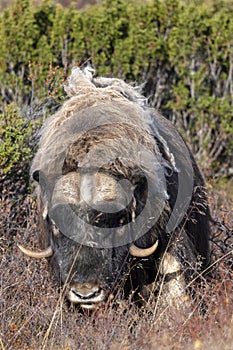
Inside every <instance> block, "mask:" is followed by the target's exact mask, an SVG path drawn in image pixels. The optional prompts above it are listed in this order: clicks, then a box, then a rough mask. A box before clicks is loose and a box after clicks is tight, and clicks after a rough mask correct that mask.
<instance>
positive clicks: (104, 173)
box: [20, 68, 208, 309]
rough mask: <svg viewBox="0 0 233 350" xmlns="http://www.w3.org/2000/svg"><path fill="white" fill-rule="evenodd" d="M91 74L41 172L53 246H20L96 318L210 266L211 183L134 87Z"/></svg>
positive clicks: (77, 74) (58, 122) (35, 172)
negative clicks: (170, 278)
mask: <svg viewBox="0 0 233 350" xmlns="http://www.w3.org/2000/svg"><path fill="white" fill-rule="evenodd" d="M92 73H93V72H92V71H91V70H90V69H88V68H87V69H85V70H84V71H81V70H80V69H79V68H75V69H74V70H73V71H72V74H71V76H70V78H69V80H68V83H67V85H66V86H65V90H66V93H67V94H68V96H69V97H70V98H69V100H68V101H67V102H65V103H64V105H63V106H62V108H61V109H60V110H59V111H58V112H57V113H56V114H54V115H52V116H51V117H50V118H48V120H47V122H46V123H45V125H44V126H43V128H42V132H41V139H40V143H39V149H38V151H37V154H36V155H35V158H34V161H33V164H32V169H31V172H32V176H33V178H34V180H36V181H37V183H38V190H39V202H40V207H41V217H42V222H43V232H44V235H43V236H42V239H44V240H45V241H46V242H48V247H46V248H45V250H44V251H41V252H32V251H29V250H28V249H25V248H23V247H21V246H20V248H21V250H22V251H23V252H24V253H26V254H27V255H29V256H32V257H37V258H41V257H50V263H51V266H52V267H53V271H54V273H55V275H56V276H57V278H59V279H60V280H61V281H62V283H63V284H64V285H66V290H67V297H68V299H69V300H70V301H71V302H73V303H77V304H79V305H80V306H81V307H83V308H88V309H91V308H94V307H95V306H96V305H99V304H100V303H103V302H105V301H106V300H107V299H108V298H109V296H111V297H112V295H115V294H117V293H119V292H120V293H122V294H123V296H127V295H129V293H130V292H132V291H135V293H138V292H140V290H141V289H142V287H143V286H144V285H146V284H150V283H152V282H153V281H154V280H155V278H156V276H157V275H158V273H161V274H166V273H168V272H169V271H171V272H174V271H173V265H174V266H176V268H177V266H180V267H181V268H182V266H184V264H185V263H186V262H187V260H188V262H189V265H190V264H191V262H195V261H196V260H197V257H198V256H201V257H202V259H203V261H205V263H207V260H208V220H207V219H206V212H207V206H206V199H205V194H204V192H203V190H202V188H203V181H202V178H201V176H200V174H199V171H198V169H197V167H196V164H195V162H194V160H193V158H192V156H191V155H190V153H189V151H188V149H187V147H186V146H185V144H184V142H183V140H182V138H181V137H180V135H179V134H178V132H177V131H176V129H175V128H174V126H173V125H172V124H170V123H169V122H168V121H167V120H166V119H165V118H163V117H162V116H161V115H160V114H159V113H157V112H156V111H154V110H152V109H150V108H148V107H147V103H146V99H145V98H144V97H142V96H141V95H140V94H138V93H137V92H136V90H135V89H134V88H132V87H131V86H129V85H127V84H126V83H124V82H123V81H121V80H118V79H107V78H94V77H93V74H92ZM194 203H195V207H196V208H198V206H199V207H200V206H201V208H202V214H200V210H197V211H196V213H194V214H193V213H192V214H191V213H190V208H192V207H193V205H194ZM194 220H195V221H194ZM194 222H195V223H194ZM181 227H182V230H181ZM204 231H205V232H204ZM176 241H179V244H178V243H177V244H176V245H174V243H175V242H176ZM174 246H175V247H177V248H174ZM170 247H173V248H170ZM165 251H166V252H169V251H170V252H171V253H169V254H170V255H169V257H171V256H172V257H173V260H172V259H170V258H169V259H170V260H169V259H167V260H166V262H164V263H163V266H162V267H161V261H163V257H164V252H165ZM174 259H175V260H174ZM169 261H172V263H169ZM174 261H175V262H174ZM177 264H178V265H177ZM167 265H169V266H168V267H166V268H165V266H167Z"/></svg>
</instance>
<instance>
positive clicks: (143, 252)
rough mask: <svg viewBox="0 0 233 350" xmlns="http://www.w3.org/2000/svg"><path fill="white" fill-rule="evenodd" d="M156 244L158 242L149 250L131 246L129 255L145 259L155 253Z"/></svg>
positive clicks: (157, 242)
mask: <svg viewBox="0 0 233 350" xmlns="http://www.w3.org/2000/svg"><path fill="white" fill-rule="evenodd" d="M158 244H159V241H158V240H157V241H156V242H155V243H154V244H153V245H152V246H151V247H150V248H138V247H136V245H135V244H132V245H131V246H130V248H129V253H130V254H131V255H133V256H136V257H137V258H145V257H147V256H149V255H151V254H153V253H154V252H155V251H156V249H157V247H158Z"/></svg>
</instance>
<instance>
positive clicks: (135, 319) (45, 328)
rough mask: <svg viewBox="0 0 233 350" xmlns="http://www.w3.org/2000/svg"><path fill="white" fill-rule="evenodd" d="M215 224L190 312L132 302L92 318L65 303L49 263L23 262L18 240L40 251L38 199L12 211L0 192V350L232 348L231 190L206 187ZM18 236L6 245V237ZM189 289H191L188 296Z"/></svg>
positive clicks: (27, 198) (30, 198)
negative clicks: (205, 267)
mask: <svg viewBox="0 0 233 350" xmlns="http://www.w3.org/2000/svg"><path fill="white" fill-rule="evenodd" d="M209 192H210V204H211V210H212V214H213V219H214V221H215V223H213V224H212V226H213V227H212V229H213V238H212V261H213V265H212V267H211V269H210V270H209V271H208V273H207V272H206V273H205V275H203V276H202V277H201V279H200V281H199V282H198V284H197V283H195V282H193V283H191V286H190V287H192V288H193V289H194V290H195V299H194V301H192V300H191V298H190V302H191V304H190V307H189V309H188V310H187V309H184V310H182V309H180V310H173V309H172V308H169V309H166V308H162V307H161V306H158V305H157V303H156V300H154V299H153V298H151V300H150V302H149V303H147V304H145V305H144V306H143V307H142V308H141V309H139V308H137V307H136V306H135V305H133V303H132V302H131V300H130V299H129V300H127V301H124V302H121V303H118V304H117V305H114V304H111V303H110V304H109V305H107V307H106V308H103V309H101V310H98V311H96V312H93V313H90V314H88V313H84V314H82V313H80V312H79V311H78V310H77V309H76V308H74V307H71V306H70V305H68V304H67V303H66V301H64V299H63V295H62V292H61V290H59V286H58V285H57V284H56V283H55V282H54V281H53V280H52V279H51V277H50V275H49V269H48V265H47V262H46V260H44V259H43V260H39V261H38V260H33V259H30V258H27V257H25V256H23V255H22V254H21V253H20V251H19V250H18V249H17V245H16V242H20V243H23V244H25V245H27V246H31V247H34V248H37V247H38V228H37V224H38V223H37V208H36V202H35V198H34V197H33V196H31V195H25V196H24V197H23V198H22V199H21V203H20V205H17V204H19V203H15V205H14V206H12V205H11V204H10V203H11V201H9V202H8V200H9V198H10V196H11V193H5V195H4V198H2V202H1V209H0V214H1V216H0V225H1V227H5V230H4V231H3V232H2V235H1V238H0V276H1V277H0V314H1V319H0V348H1V349H21V350H22V349H53V350H54V349H66V350H69V349H75V350H76V349H93V350H95V349H101V350H102V349H111V350H118V349H119V350H122V349H125V350H129V349H135V350H137V349H182V350H186V349H205V348H209V349H213V350H215V349H216V350H220V349H224V350H230V349H232V344H233V332H232V329H233V300H232V291H233V255H232V249H233V233H232V229H233V227H232V220H233V207H232V205H233V203H232V200H230V199H229V198H228V192H229V188H226V189H222V190H221V191H217V190H216V189H211V188H210V189H209ZM11 232H13V233H15V234H16V233H17V234H16V236H15V237H14V238H13V237H11V239H10V233H11ZM192 288H191V290H192Z"/></svg>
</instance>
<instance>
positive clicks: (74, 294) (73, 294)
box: [67, 283, 105, 307]
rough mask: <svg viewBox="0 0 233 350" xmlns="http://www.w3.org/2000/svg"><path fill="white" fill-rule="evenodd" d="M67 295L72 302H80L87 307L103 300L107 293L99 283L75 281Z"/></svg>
mask: <svg viewBox="0 0 233 350" xmlns="http://www.w3.org/2000/svg"><path fill="white" fill-rule="evenodd" d="M67 297H68V299H69V300H70V301H71V302H72V303H78V304H81V306H82V307H85V306H88V305H89V306H91V305H92V306H93V304H95V303H99V302H101V301H103V300H104V298H105V293H104V291H103V289H101V288H100V287H99V286H98V285H97V284H92V283H82V284H81V283H73V284H71V285H70V288H69V291H68V293H67Z"/></svg>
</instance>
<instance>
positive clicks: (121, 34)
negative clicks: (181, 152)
mask: <svg viewBox="0 0 233 350" xmlns="http://www.w3.org/2000/svg"><path fill="white" fill-rule="evenodd" d="M0 33H1V34H0V43H1V51H0V115H1V119H0V166H1V170H0V172H1V180H0V193H1V202H0V205H1V207H0V229H1V235H0V256H1V261H0V276H1V279H0V281H1V282H0V295H1V298H0V314H1V320H0V348H1V349H8V348H11V349H38V347H40V348H44V349H79V348H80V349H112V350H113V349H131V348H132V349H156V348H159V349H187V348H188V349H202V348H211V349H213V350H214V349H232V344H233V332H232V329H233V316H232V315H233V300H232V289H233V282H232V280H233V272H232V269H233V257H232V249H233V243H232V241H233V238H232V219H233V203H232V175H233V168H232V164H233V152H232V144H233V141H232V140H233V107H232V102H233V101H232V99H233V37H232V33H233V3H232V1H230V0H229V1H220V0H215V1H214V0H213V1H205V2H203V1H198V0H197V1H185V0H184V1H181V0H180V1H178V0H177V1H176V0H169V1H162V0H161V1H158V0H151V1H147V2H144V1H140V0H137V1H133V0H132V1H131V0H129V1H123V0H117V1H113V0H105V1H103V2H101V3H100V4H97V5H95V6H93V7H85V8H84V9H82V10H77V9H76V8H75V6H74V5H70V6H68V7H62V5H60V4H54V3H53V1H37V2H33V1H29V0H17V1H15V2H14V3H13V4H12V5H11V6H10V7H8V8H6V9H4V10H2V12H1V15H0ZM86 62H90V63H91V64H92V65H93V67H94V68H95V69H96V71H97V72H98V74H99V75H103V76H109V77H119V78H122V79H124V80H126V81H128V82H130V81H133V82H135V83H136V84H137V85H140V84H141V88H142V92H143V94H144V95H146V96H147V97H148V100H149V103H150V105H151V106H153V107H155V108H157V109H159V110H160V112H161V113H162V114H164V115H165V116H166V117H167V118H168V119H170V120H171V121H172V122H174V123H175V124H176V125H177V127H178V128H179V130H180V132H181V133H182V135H183V137H184V139H185V140H186V141H187V143H188V144H189V146H190V148H191V150H192V152H193V153H194V156H195V158H196V160H197V162H198V164H199V166H200V167H201V169H202V171H203V173H204V175H205V178H206V180H207V181H208V187H209V202H210V203H209V204H210V208H211V212H212V216H213V218H214V220H215V221H216V223H215V224H213V225H212V231H213V238H212V242H211V243H212V259H213V266H212V268H211V271H210V272H209V273H208V274H206V275H205V276H203V277H202V278H201V281H200V283H199V286H198V289H197V290H196V292H195V299H194V301H192V302H191V303H192V307H191V312H190V313H189V314H188V315H187V314H185V315H184V314H182V310H181V311H180V312H177V311H176V312H174V311H173V310H172V309H169V310H168V309H166V310H164V309H162V308H161V309H159V308H158V305H157V304H156V300H153V299H151V300H150V303H147V304H146V305H145V306H144V307H142V308H141V309H138V308H136V307H135V306H134V305H133V304H132V302H131V300H130V298H129V300H127V301H124V302H122V303H120V304H119V305H118V307H117V308H115V306H114V305H111V303H110V305H108V308H104V309H103V310H102V311H101V312H100V311H99V312H98V313H97V312H93V313H92V314H90V315H87V314H83V315H80V313H78V311H77V310H76V309H75V308H73V307H72V306H71V307H69V306H68V305H67V304H66V303H65V302H64V300H63V295H62V293H60V294H59V290H58V288H57V287H55V286H54V283H53V281H52V280H51V278H50V276H49V273H48V267H47V262H46V261H45V260H41V261H32V260H29V259H27V258H25V257H23V256H22V255H21V254H20V253H19V252H18V250H17V248H16V244H15V242H16V241H19V240H20V241H21V242H22V241H24V242H25V244H26V245H30V246H31V247H34V248H37V242H38V241H37V206H36V201H35V198H34V195H33V188H31V185H30V181H29V168H30V163H31V159H32V157H33V155H34V153H35V151H36V147H37V144H38V130H39V128H40V126H41V124H42V123H43V121H44V120H45V119H46V118H47V116H48V115H50V114H51V113H53V112H54V111H56V109H57V108H58V107H59V106H60V105H62V104H63V102H64V100H65V98H64V97H63V96H64V92H63V88H62V84H63V82H64V81H65V80H66V78H67V76H68V75H69V73H70V69H71V67H72V66H74V65H79V66H82V65H85V63H86ZM190 287H192V285H191V286H190ZM195 288H197V286H195Z"/></svg>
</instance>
